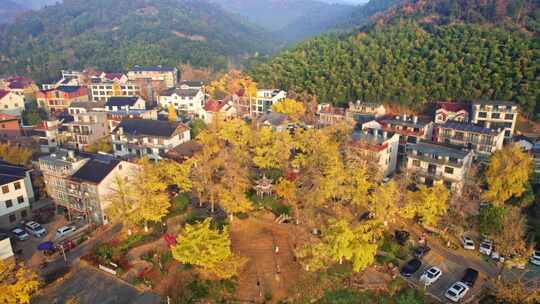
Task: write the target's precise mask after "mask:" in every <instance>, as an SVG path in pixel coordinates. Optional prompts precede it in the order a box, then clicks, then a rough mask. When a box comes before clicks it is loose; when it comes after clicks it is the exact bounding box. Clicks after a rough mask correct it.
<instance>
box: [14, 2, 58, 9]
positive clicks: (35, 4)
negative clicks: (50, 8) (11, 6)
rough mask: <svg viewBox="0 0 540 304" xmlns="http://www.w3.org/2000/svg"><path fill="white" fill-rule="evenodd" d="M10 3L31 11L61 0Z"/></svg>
mask: <svg viewBox="0 0 540 304" xmlns="http://www.w3.org/2000/svg"><path fill="white" fill-rule="evenodd" d="M5 1H7V0H5ZM11 1H13V2H16V3H18V4H19V5H22V6H24V7H28V8H31V9H40V8H42V7H44V6H46V5H53V4H56V3H59V2H62V0H11Z"/></svg>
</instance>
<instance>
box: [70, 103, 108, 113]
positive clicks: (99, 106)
mask: <svg viewBox="0 0 540 304" xmlns="http://www.w3.org/2000/svg"><path fill="white" fill-rule="evenodd" d="M96 111H97V112H100V111H105V103H104V102H102V101H76V102H72V103H71V105H69V107H68V113H69V115H72V116H73V115H76V114H80V113H87V112H96Z"/></svg>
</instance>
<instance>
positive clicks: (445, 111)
mask: <svg viewBox="0 0 540 304" xmlns="http://www.w3.org/2000/svg"><path fill="white" fill-rule="evenodd" d="M469 108H470V106H469V105H467V104H463V103H457V102H439V103H437V110H436V111H435V123H437V124H443V123H445V122H448V121H454V122H461V123H468V122H469Z"/></svg>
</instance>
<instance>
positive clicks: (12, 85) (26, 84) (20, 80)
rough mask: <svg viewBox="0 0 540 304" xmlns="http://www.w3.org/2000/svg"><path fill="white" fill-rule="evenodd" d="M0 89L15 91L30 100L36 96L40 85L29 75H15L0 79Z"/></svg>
mask: <svg viewBox="0 0 540 304" xmlns="http://www.w3.org/2000/svg"><path fill="white" fill-rule="evenodd" d="M0 89H2V90H6V91H10V92H13V93H15V94H17V95H19V96H22V97H24V98H25V101H26V102H28V101H29V100H30V99H31V98H32V97H35V95H36V92H37V91H39V87H38V86H37V85H36V83H35V82H34V81H33V80H32V79H30V78H27V77H21V76H14V77H9V78H6V79H1V80H0Z"/></svg>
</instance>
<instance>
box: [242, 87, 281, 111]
mask: <svg viewBox="0 0 540 304" xmlns="http://www.w3.org/2000/svg"><path fill="white" fill-rule="evenodd" d="M285 98H287V92H285V91H280V90H275V89H265V90H257V98H256V99H255V100H254V101H253V102H252V104H251V116H261V115H264V114H266V113H268V112H270V110H272V106H273V105H274V104H275V103H277V102H280V101H282V100H283V99H285Z"/></svg>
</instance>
